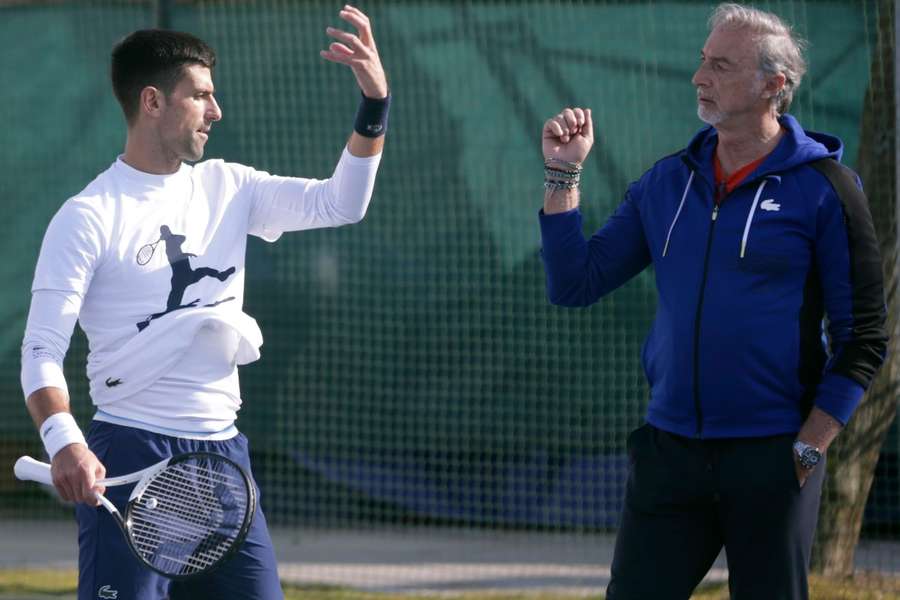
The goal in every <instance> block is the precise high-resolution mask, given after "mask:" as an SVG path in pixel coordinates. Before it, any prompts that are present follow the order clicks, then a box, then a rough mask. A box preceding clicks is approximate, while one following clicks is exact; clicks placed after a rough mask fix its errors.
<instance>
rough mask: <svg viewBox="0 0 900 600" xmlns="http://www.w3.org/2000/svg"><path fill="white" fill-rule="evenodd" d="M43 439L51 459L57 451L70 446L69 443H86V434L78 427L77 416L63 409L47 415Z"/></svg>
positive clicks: (43, 426)
mask: <svg viewBox="0 0 900 600" xmlns="http://www.w3.org/2000/svg"><path fill="white" fill-rule="evenodd" d="M41 440H42V441H43V442H44V448H46V449H47V454H48V455H50V460H53V457H54V456H56V453H57V452H59V451H60V450H62V449H63V448H65V447H66V446H68V445H69V444H84V445H85V446H87V441H86V440H85V439H84V434H82V433H81V429H79V428H78V423H76V422H75V417H73V416H72V414H71V413H69V412H66V411H62V412H58V413H54V414H52V415H50V416H49V417H47V419H46V420H45V421H44V422H43V423H42V424H41Z"/></svg>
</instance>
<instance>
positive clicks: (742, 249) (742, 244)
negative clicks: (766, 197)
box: [741, 179, 767, 258]
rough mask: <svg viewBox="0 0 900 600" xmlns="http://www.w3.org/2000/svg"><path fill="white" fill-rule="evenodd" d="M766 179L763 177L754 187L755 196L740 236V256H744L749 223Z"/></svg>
mask: <svg viewBox="0 0 900 600" xmlns="http://www.w3.org/2000/svg"><path fill="white" fill-rule="evenodd" d="M766 181H767V180H766V179H763V180H762V182H761V183H760V184H759V187H758V188H757V189H756V196H754V197H753V204H752V205H751V206H750V214H748V215H747V223H746V224H745V225H744V237H743V238H741V258H744V251H746V250H747V237H748V236H749V235H750V223H751V222H752V221H753V214H754V213H755V212H756V205H757V204H758V203H759V197H760V196H761V195H762V191H763V188H764V187H766Z"/></svg>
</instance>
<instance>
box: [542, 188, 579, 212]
mask: <svg viewBox="0 0 900 600" xmlns="http://www.w3.org/2000/svg"><path fill="white" fill-rule="evenodd" d="M580 199H581V195H580V194H579V193H578V188H577V187H575V188H572V189H558V190H545V191H544V214H545V215H553V214H557V213H562V212H568V211H570V210H574V209H576V208H578V203H579V201H580Z"/></svg>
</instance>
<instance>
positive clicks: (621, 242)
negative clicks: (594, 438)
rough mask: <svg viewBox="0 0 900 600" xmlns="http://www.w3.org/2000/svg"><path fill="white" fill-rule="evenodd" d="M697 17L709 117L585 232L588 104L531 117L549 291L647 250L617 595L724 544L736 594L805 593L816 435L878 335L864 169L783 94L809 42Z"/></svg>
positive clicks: (732, 13)
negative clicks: (647, 283) (797, 114)
mask: <svg viewBox="0 0 900 600" xmlns="http://www.w3.org/2000/svg"><path fill="white" fill-rule="evenodd" d="M709 25H710V34H709V37H708V38H707V40H706V43H705V45H704V46H703V49H702V51H701V52H700V64H699V66H698V68H697V71H696V73H695V74H694V76H693V79H692V82H693V85H694V87H695V88H696V90H697V104H698V108H697V113H698V115H699V117H700V119H701V120H702V121H704V122H705V123H706V124H707V126H705V127H704V128H702V129H701V130H700V131H699V132H698V133H697V134H696V135H695V136H694V138H693V139H692V140H691V141H690V143H689V144H688V146H687V147H686V148H685V149H683V150H681V151H679V152H677V153H675V154H673V155H671V156H667V157H665V158H662V159H661V160H660V161H658V162H657V163H656V164H655V165H654V166H653V167H652V168H651V169H650V170H649V171H647V172H646V173H645V174H644V175H643V176H642V177H641V178H640V179H639V180H638V181H637V182H635V183H633V184H631V185H630V186H629V187H628V190H627V191H626V194H625V199H624V200H623V202H622V203H621V204H620V205H619V207H618V208H617V210H616V211H615V213H614V214H613V215H612V216H611V217H610V218H609V220H608V221H607V223H606V224H605V225H604V226H603V227H601V228H600V229H599V230H598V231H597V232H596V233H594V234H593V236H592V237H591V238H590V239H585V238H584V236H583V234H582V220H581V214H580V212H579V210H578V205H579V201H580V196H579V189H578V188H579V184H580V177H581V169H582V163H583V162H584V160H585V159H586V158H587V156H588V153H589V151H590V149H591V146H592V144H593V141H594V137H593V123H592V121H591V111H590V109H582V108H566V109H564V110H563V111H562V112H560V113H559V114H558V115H557V116H555V117H553V118H551V119H549V120H548V121H547V122H546V123H545V125H544V128H543V152H544V158H545V160H546V164H545V188H546V190H545V195H544V207H543V211H542V212H541V215H540V223H541V232H542V238H543V259H544V264H545V268H546V275H547V291H548V296H549V298H550V301H551V302H553V303H554V304H559V305H564V306H586V305H589V304H592V303H594V302H596V301H597V300H598V299H599V298H601V297H602V296H603V295H605V294H607V293H609V292H611V291H612V290H614V289H616V288H617V287H619V286H620V285H622V284H623V283H625V282H626V281H628V280H629V279H630V278H632V277H634V276H635V275H637V274H638V273H640V272H641V271H643V270H644V269H646V268H647V267H649V266H652V267H653V269H654V276H655V279H656V286H657V291H658V302H657V312H656V319H655V321H654V324H653V326H652V328H651V330H650V334H649V336H648V338H647V340H646V342H645V345H644V348H643V352H642V362H643V366H644V370H645V373H646V375H647V379H648V382H649V387H650V401H649V406H648V408H647V417H646V423H645V424H644V425H643V426H642V427H640V428H638V429H637V430H636V431H634V432H632V433H631V435H630V436H629V437H628V441H627V448H628V456H629V464H630V467H629V476H628V483H627V488H626V494H625V503H624V508H623V512H622V520H621V524H620V529H619V532H618V539H617V543H616V549H615V555H614V558H613V563H612V574H611V580H610V583H609V587H608V590H607V598H608V599H609V600H638V599H640V600H645V599H647V598H653V599H654V600H666V599H673V600H674V599H682V600H687V599H688V598H689V597H690V596H691V593H692V592H693V590H694V588H695V587H696V586H697V584H698V583H699V582H700V581H701V579H702V578H703V577H704V575H705V574H706V573H707V571H708V570H709V568H710V566H711V565H712V564H713V561H714V560H715V558H716V556H717V555H718V554H719V552H720V550H721V549H722V548H723V546H724V548H725V551H726V554H727V557H728V569H729V586H730V589H731V597H732V598H734V599H737V600H751V599H752V600H758V599H759V598H766V599H772V600H775V599H787V598H790V599H805V598H807V597H808V589H807V588H808V586H807V570H808V566H809V558H810V549H811V545H812V541H813V534H814V531H815V525H816V520H817V513H818V507H819V498H820V494H821V490H822V479H823V477H824V474H825V467H824V464H823V463H824V460H825V453H826V450H827V449H828V446H829V445H830V444H831V442H832V441H833V440H834V438H835V436H836V435H837V434H838V432H839V431H840V430H841V428H842V427H843V426H844V425H845V424H846V423H847V420H848V419H849V418H850V416H851V414H852V413H853V410H854V408H855V407H856V405H857V404H858V402H859V401H860V399H861V398H862V396H863V393H864V392H865V390H866V388H867V386H868V385H869V383H870V382H871V380H872V377H873V376H874V374H875V372H876V371H877V369H878V368H879V366H880V365H881V363H882V361H883V359H884V353H885V349H886V339H887V338H886V333H885V327H884V323H885V305H884V296H883V286H882V272H881V260H880V257H879V252H878V245H877V242H876V239H875V232H874V228H873V225H872V218H871V215H870V213H869V209H868V205H867V202H866V198H865V196H864V195H863V192H862V189H861V184H860V181H859V178H858V177H857V176H856V174H855V173H853V172H852V171H851V170H849V169H848V168H846V167H844V166H842V165H841V164H840V163H839V160H840V157H841V152H842V144H841V142H840V140H838V139H837V138H835V137H833V136H830V135H826V134H821V133H815V132H811V131H804V129H803V128H802V127H801V126H800V124H799V123H798V122H797V120H796V119H795V118H794V117H792V116H791V115H789V114H787V109H788V107H789V105H790V103H791V99H792V97H793V94H794V92H795V90H796V88H797V86H798V85H799V84H800V80H801V78H802V76H803V74H804V72H805V70H806V66H805V62H804V59H803V54H802V42H800V41H799V40H798V39H797V38H796V36H795V35H794V34H793V32H792V31H791V29H790V28H789V27H788V26H787V25H785V24H784V22H782V20H781V19H779V18H778V17H777V16H776V15H774V14H771V13H767V12H763V11H760V10H755V9H752V8H748V7H744V6H741V5H738V4H730V3H729V4H722V5H720V6H719V7H718V8H716V10H715V11H714V12H713V14H712V16H711V18H710V21H709ZM826 317H827V320H826ZM826 323H827V329H825V324H826ZM823 331H827V341H826V340H825V336H823Z"/></svg>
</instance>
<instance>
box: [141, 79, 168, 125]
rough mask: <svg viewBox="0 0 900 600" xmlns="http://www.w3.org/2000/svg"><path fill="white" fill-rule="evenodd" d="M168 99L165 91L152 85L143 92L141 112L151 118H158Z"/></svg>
mask: <svg viewBox="0 0 900 600" xmlns="http://www.w3.org/2000/svg"><path fill="white" fill-rule="evenodd" d="M165 104H166V98H165V94H163V91H162V90H161V89H159V88H157V87H153V86H152V85H148V86H147V87H145V88H144V89H142V90H141V102H140V105H139V108H140V111H141V112H142V113H144V114H146V115H148V116H150V117H153V118H156V117H158V116H159V115H160V113H161V112H162V109H163V108H164V107H165Z"/></svg>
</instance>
